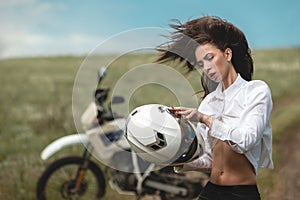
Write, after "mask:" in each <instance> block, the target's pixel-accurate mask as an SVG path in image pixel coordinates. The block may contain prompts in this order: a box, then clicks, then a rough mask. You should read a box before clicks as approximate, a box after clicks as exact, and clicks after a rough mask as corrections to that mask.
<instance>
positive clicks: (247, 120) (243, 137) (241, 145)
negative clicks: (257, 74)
mask: <svg viewBox="0 0 300 200" xmlns="http://www.w3.org/2000/svg"><path fill="white" fill-rule="evenodd" d="M254 88H255V89H254ZM246 96H247V100H246V107H245V109H244V110H243V112H242V114H241V116H240V119H239V124H238V125H237V126H232V125H231V124H228V123H225V122H224V121H223V120H222V119H220V118H215V119H214V120H213V123H212V126H211V128H210V130H209V134H210V135H211V136H212V137H214V138H217V139H220V140H222V141H226V142H227V143H228V144H229V145H230V146H231V148H232V149H233V150H234V151H236V152H237V153H241V154H242V153H245V152H247V151H248V150H250V149H252V148H253V146H255V145H256V144H257V143H258V142H260V140H261V139H262V137H263V132H264V129H265V127H266V126H267V124H268V120H269V118H270V113H271V110H272V98H271V93H270V89H269V87H268V86H267V85H266V84H265V83H264V82H256V85H250V86H249V87H248V89H247V95H246Z"/></svg>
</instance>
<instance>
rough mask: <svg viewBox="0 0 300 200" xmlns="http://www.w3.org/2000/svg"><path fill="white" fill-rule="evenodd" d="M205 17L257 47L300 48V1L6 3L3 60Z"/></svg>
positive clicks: (69, 49)
mask: <svg viewBox="0 0 300 200" xmlns="http://www.w3.org/2000/svg"><path fill="white" fill-rule="evenodd" d="M203 15H214V16H219V17H221V18H223V19H225V20H227V21H229V22H231V23H233V24H235V25H236V26H237V27H239V28H240V29H241V30H243V32H244V33H245V35H246V37H247V39H248V42H249V45H250V47H251V48H252V49H262V48H263V49H267V48H288V47H299V46H300V25H299V24H300V23H299V19H300V1H299V0H251V1H243V0H226V1H222V0H206V1H204V0H151V1H146V0H144V1H143V0H87V1H83V0H9V1H8V0H0V28H1V30H0V59H1V58H9V57H26V56H43V55H82V54H87V53H89V52H91V51H92V50H93V49H94V48H95V47H96V46H97V45H99V44H101V43H102V42H104V41H106V40H109V39H111V38H113V37H114V36H116V35H119V34H122V33H124V32H126V31H129V30H133V29H139V28H146V27H159V28H169V27H168V24H170V23H171V20H172V19H179V20H180V21H182V22H185V21H187V20H189V19H195V18H198V17H201V16H203ZM130 42H131V43H132V42H133V41H126V40H125V41H122V42H118V44H115V45H114V46H112V47H111V49H110V51H113V50H114V49H115V50H117V49H118V48H120V46H126V45H127V44H129V43H130Z"/></svg>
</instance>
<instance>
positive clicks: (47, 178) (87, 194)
mask: <svg viewBox="0 0 300 200" xmlns="http://www.w3.org/2000/svg"><path fill="white" fill-rule="evenodd" d="M83 162H84V159H83V158H82V157H66V158H62V159H59V160H56V161H55V162H53V163H51V164H50V165H49V166H48V167H47V169H46V170H45V171H44V173H43V174H42V176H41V177H40V178H39V180H38V183H37V190H36V192H37V199H38V200H51V199H78V198H79V197H80V199H87V200H94V199H100V198H102V197H103V196H104V194H105V186H106V183H105V178H104V175H103V173H102V171H101V169H100V168H99V167H98V165H97V164H95V163H94V162H93V161H89V165H88V167H87V170H86V173H85V176H84V179H83V181H81V184H80V187H79V190H77V191H76V192H74V191H72V189H73V188H74V186H75V182H76V180H75V177H76V173H77V171H78V169H79V168H80V166H81V165H82V163H83Z"/></svg>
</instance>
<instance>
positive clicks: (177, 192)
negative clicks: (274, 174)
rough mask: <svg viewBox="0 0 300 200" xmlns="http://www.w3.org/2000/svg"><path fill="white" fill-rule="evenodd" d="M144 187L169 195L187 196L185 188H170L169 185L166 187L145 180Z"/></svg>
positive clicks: (162, 184)
mask: <svg viewBox="0 0 300 200" xmlns="http://www.w3.org/2000/svg"><path fill="white" fill-rule="evenodd" d="M145 186H148V187H151V188H155V189H157V190H161V191H164V192H168V193H171V194H175V195H180V196H186V195H187V194H188V191H187V189H186V188H182V187H177V186H171V185H167V184H164V183H160V182H156V181H151V180H146V181H145Z"/></svg>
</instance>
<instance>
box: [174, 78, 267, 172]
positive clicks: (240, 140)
mask: <svg viewBox="0 0 300 200" xmlns="http://www.w3.org/2000/svg"><path fill="white" fill-rule="evenodd" d="M198 110H199V111H200V112H201V113H204V114H207V115H211V116H213V118H214V120H213V122H212V126H211V128H210V129H209V128H208V127H206V125H204V124H202V123H198V125H197V130H198V132H199V133H200V134H201V135H202V137H203V138H204V140H205V153H204V155H202V156H201V157H199V158H198V159H196V160H194V161H192V162H190V163H187V164H184V166H183V168H177V167H176V168H175V171H177V172H178V171H186V170H193V169H195V168H211V164H212V148H213V145H214V144H215V142H216V140H217V139H219V140H222V141H225V142H227V143H228V145H230V147H231V148H232V149H233V150H234V151H236V152H237V153H240V154H245V156H246V157H247V159H248V160H249V161H250V163H251V164H252V165H253V167H254V169H255V172H256V174H257V173H258V170H259V168H260V167H268V168H273V162H272V129H271V125H270V114H271V110H272V98H271V92H270V89H269V87H268V86H267V84H266V83H265V82H263V81H259V80H253V81H249V82H248V81H246V80H244V79H243V78H242V77H241V76H240V75H238V77H237V79H236V80H235V82H234V83H233V84H232V85H230V86H229V87H228V88H227V89H226V90H224V91H222V84H219V85H218V87H217V88H216V90H215V91H214V92H211V93H209V94H208V95H207V96H206V97H205V98H204V99H203V101H202V102H201V104H200V106H199V109H198ZM230 141H231V142H232V143H234V144H232V143H230Z"/></svg>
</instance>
